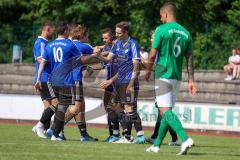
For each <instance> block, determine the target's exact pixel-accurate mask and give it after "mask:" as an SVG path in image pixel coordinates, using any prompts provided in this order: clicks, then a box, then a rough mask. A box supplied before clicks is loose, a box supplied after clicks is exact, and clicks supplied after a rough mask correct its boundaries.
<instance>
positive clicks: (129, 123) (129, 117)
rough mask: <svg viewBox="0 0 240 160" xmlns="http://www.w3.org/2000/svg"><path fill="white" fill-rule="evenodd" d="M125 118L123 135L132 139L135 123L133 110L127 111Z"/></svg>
mask: <svg viewBox="0 0 240 160" xmlns="http://www.w3.org/2000/svg"><path fill="white" fill-rule="evenodd" d="M124 120H125V124H126V128H125V130H124V131H123V135H124V136H125V138H127V139H128V140H130V139H131V132H132V125H133V121H132V112H129V113H125V118H124Z"/></svg>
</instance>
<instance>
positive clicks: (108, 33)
mask: <svg viewBox="0 0 240 160" xmlns="http://www.w3.org/2000/svg"><path fill="white" fill-rule="evenodd" d="M102 39H103V42H104V43H105V44H104V46H103V49H102V52H103V53H104V52H109V51H111V48H112V46H113V45H114V43H115V35H114V32H113V30H112V29H111V28H105V29H103V30H102ZM104 56H107V55H104ZM105 67H106V72H107V76H106V79H107V80H110V79H111V78H112V77H114V75H115V74H117V63H116V59H112V60H111V61H110V62H109V63H107V64H105ZM113 85H114V83H113V84H111V85H109V86H108V87H106V88H104V89H105V90H104V94H103V103H104V107H105V110H106V112H107V118H108V119H107V120H108V127H109V136H108V137H107V138H106V139H105V140H104V141H105V142H110V143H111V142H114V141H117V140H119V139H120V133H119V118H118V113H119V112H120V111H121V108H122V107H121V104H120V103H116V102H115V103H112V100H113V99H114V96H113V90H114V86H113Z"/></svg>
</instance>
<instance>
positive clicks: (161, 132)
mask: <svg viewBox="0 0 240 160" xmlns="http://www.w3.org/2000/svg"><path fill="white" fill-rule="evenodd" d="M168 128H169V127H168V123H167V121H166V117H165V116H164V115H163V116H162V119H161V121H160V127H159V129H158V136H157V139H156V140H155V142H154V146H159V147H160V145H161V144H162V141H163V139H164V137H165V136H166V134H167V131H168Z"/></svg>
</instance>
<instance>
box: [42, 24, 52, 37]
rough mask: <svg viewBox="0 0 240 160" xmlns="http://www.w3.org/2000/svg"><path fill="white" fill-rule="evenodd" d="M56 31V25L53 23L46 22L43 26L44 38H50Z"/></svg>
mask: <svg viewBox="0 0 240 160" xmlns="http://www.w3.org/2000/svg"><path fill="white" fill-rule="evenodd" d="M54 31H55V25H54V24H53V23H52V22H45V23H44V24H43V26H42V36H44V37H45V38H47V39H48V38H50V37H51V36H52V35H53V34H54Z"/></svg>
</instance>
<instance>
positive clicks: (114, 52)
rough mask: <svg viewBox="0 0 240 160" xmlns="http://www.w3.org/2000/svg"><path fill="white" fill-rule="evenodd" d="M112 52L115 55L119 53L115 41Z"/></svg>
mask: <svg viewBox="0 0 240 160" xmlns="http://www.w3.org/2000/svg"><path fill="white" fill-rule="evenodd" d="M110 52H111V53H112V54H114V55H115V54H117V43H115V44H114V45H113V46H112V48H111V50H110Z"/></svg>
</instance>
